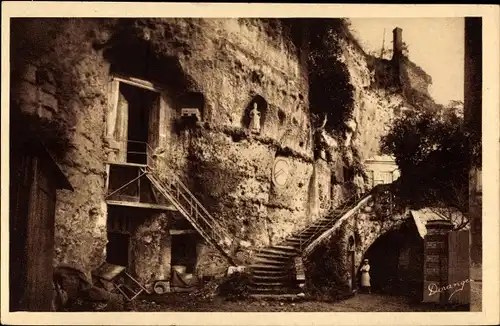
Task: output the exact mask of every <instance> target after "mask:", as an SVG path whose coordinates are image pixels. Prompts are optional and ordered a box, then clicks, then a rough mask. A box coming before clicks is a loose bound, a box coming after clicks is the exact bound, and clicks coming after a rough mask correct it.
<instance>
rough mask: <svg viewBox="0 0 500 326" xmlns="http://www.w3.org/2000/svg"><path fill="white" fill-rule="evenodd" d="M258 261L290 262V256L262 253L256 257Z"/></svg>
mask: <svg viewBox="0 0 500 326" xmlns="http://www.w3.org/2000/svg"><path fill="white" fill-rule="evenodd" d="M255 257H256V258H257V259H260V258H264V259H269V260H278V261H288V260H290V256H289V255H283V254H281V252H280V253H278V254H276V253H270V252H260V253H257V254H256V255H255Z"/></svg>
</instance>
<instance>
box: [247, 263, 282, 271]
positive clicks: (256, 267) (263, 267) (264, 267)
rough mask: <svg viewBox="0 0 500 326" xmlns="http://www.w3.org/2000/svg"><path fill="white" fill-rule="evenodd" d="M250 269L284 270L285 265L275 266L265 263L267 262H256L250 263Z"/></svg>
mask: <svg viewBox="0 0 500 326" xmlns="http://www.w3.org/2000/svg"><path fill="white" fill-rule="evenodd" d="M250 269H251V270H252V271H256V270H278V271H280V270H283V266H275V265H265V264H255V265H250Z"/></svg>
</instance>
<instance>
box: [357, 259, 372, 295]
mask: <svg viewBox="0 0 500 326" xmlns="http://www.w3.org/2000/svg"><path fill="white" fill-rule="evenodd" d="M360 272H361V289H362V290H363V292H365V293H371V284H370V265H369V264H368V259H365V260H363V266H361V269H360Z"/></svg>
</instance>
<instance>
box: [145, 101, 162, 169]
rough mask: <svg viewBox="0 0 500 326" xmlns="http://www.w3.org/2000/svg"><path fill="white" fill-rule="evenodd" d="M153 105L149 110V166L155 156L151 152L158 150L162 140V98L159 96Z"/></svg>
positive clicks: (147, 150)
mask: <svg viewBox="0 0 500 326" xmlns="http://www.w3.org/2000/svg"><path fill="white" fill-rule="evenodd" d="M151 103H152V105H151V107H150V108H148V109H149V112H148V114H149V119H148V121H149V123H148V144H149V146H148V148H147V149H146V152H147V153H148V164H151V163H152V162H150V159H151V158H152V156H153V153H152V152H151V150H153V151H154V150H156V149H157V148H158V146H159V140H160V108H161V105H160V96H157V97H156V99H155V100H154V101H152V102H151Z"/></svg>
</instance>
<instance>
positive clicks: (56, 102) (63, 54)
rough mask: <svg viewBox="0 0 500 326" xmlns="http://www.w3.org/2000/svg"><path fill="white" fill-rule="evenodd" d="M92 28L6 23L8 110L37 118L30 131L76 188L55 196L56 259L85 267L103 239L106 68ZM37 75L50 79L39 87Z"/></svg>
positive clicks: (93, 261)
mask: <svg viewBox="0 0 500 326" xmlns="http://www.w3.org/2000/svg"><path fill="white" fill-rule="evenodd" d="M95 27H96V25H95V22H94V21H90V20H89V21H86V22H82V21H80V20H74V21H68V20H64V21H63V20H60V21H58V22H56V21H47V20H41V19H29V20H24V19H14V20H13V21H12V26H11V29H12V30H13V31H14V32H13V40H14V41H13V42H12V44H13V47H12V51H13V56H12V58H13V60H12V68H11V69H12V70H11V71H12V76H13V78H12V90H13V92H12V93H11V94H12V95H13V96H12V98H11V103H12V110H16V109H17V110H19V111H20V112H22V114H24V115H26V116H28V117H32V118H34V117H37V118H36V119H34V120H35V121H36V122H35V123H33V124H34V126H32V128H33V130H35V132H36V133H37V134H39V136H40V137H41V138H42V139H43V140H44V141H45V144H46V145H47V147H49V148H50V149H52V150H53V153H56V154H57V160H58V161H59V163H60V164H61V167H62V169H63V171H64V173H65V174H66V176H67V177H68V179H69V181H70V183H71V184H72V186H73V188H74V189H75V190H74V192H70V191H59V192H58V194H57V207H56V229H55V246H56V248H55V249H56V252H55V263H58V262H66V263H75V264H78V265H81V266H86V267H95V266H96V265H97V264H99V263H100V261H101V260H102V257H103V254H104V248H105V244H106V233H105V230H106V205H105V204H104V194H103V190H104V183H105V166H104V161H105V155H104V148H103V141H102V136H103V133H104V112H105V107H106V101H107V99H106V93H105V91H104V90H105V89H106V88H105V86H106V79H107V70H108V67H109V65H108V63H106V62H105V61H104V60H103V58H102V56H100V55H99V54H98V53H96V52H95V51H94V49H93V48H92V46H91V43H90V42H89V39H88V33H90V31H92V29H93V28H95ZM37 73H39V74H40V75H41V76H39V77H43V76H50V77H48V82H49V84H50V85H47V83H46V81H45V82H44V81H41V80H39V81H38V82H40V83H42V85H40V84H37V82H36V78H34V74H35V75H36V74H37ZM43 83H45V86H44V84H43ZM49 86H50V87H49ZM16 91H21V92H20V93H16ZM37 97H38V98H37ZM19 111H17V112H19ZM37 112H38V114H37ZM27 121H32V120H27ZM24 127H27V126H24ZM21 128H23V127H21ZM18 131H20V130H14V132H18Z"/></svg>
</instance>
